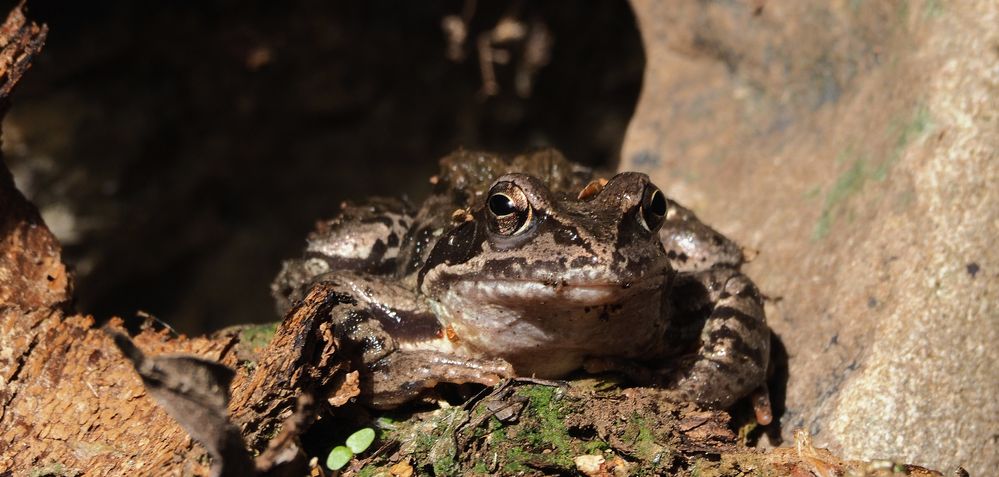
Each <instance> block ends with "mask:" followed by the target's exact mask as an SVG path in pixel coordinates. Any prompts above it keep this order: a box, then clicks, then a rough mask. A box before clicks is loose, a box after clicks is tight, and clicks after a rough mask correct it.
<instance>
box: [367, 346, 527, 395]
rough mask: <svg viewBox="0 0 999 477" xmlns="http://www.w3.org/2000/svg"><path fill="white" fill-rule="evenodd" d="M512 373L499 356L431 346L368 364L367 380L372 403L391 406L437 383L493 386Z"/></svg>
mask: <svg viewBox="0 0 999 477" xmlns="http://www.w3.org/2000/svg"><path fill="white" fill-rule="evenodd" d="M513 376H514V372H513V366H511V365H510V363H508V362H506V361H504V360H502V359H477V358H463V357H458V356H454V355H449V354H446V353H441V352H439V351H430V350H405V351H403V350H400V351H396V352H395V353H392V354H390V355H388V356H386V357H384V358H382V359H381V360H379V361H377V362H376V363H373V364H372V365H371V366H370V367H369V372H368V373H367V381H368V383H367V384H368V387H369V389H370V390H371V398H370V399H371V405H372V407H375V408H378V409H390V408H393V407H397V406H399V405H401V404H403V403H405V402H407V401H411V400H413V399H414V398H416V397H418V396H419V395H420V394H422V393H423V392H424V391H427V390H429V389H431V388H433V387H434V386H436V385H437V384H439V383H452V384H465V383H477V384H482V385H485V386H495V385H497V384H499V383H500V381H502V380H503V379H506V378H511V377H513ZM362 379H363V378H362Z"/></svg>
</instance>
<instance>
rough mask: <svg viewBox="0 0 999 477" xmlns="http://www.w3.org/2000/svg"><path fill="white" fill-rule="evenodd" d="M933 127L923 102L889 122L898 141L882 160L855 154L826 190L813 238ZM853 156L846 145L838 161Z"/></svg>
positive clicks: (827, 228) (848, 213)
mask: <svg viewBox="0 0 999 477" xmlns="http://www.w3.org/2000/svg"><path fill="white" fill-rule="evenodd" d="M931 128H932V121H931V119H930V115H929V111H928V110H927V109H926V107H925V106H923V105H919V106H917V107H916V109H915V110H914V111H913V113H912V115H911V117H909V118H908V119H907V120H906V121H904V122H893V123H892V124H890V125H889V126H888V131H886V134H887V135H888V136H889V137H894V138H895V141H894V144H892V146H891V151H889V153H888V155H887V157H886V158H885V159H884V160H881V161H872V160H871V159H870V158H869V157H868V156H867V155H865V154H861V155H859V156H857V157H855V159H854V161H853V164H852V165H851V166H850V168H849V169H847V170H846V171H844V172H843V173H841V174H840V175H839V176H838V177H837V178H836V182H835V183H833V185H832V187H831V188H830V189H829V191H828V192H827V193H826V197H825V200H824V202H823V205H822V213H821V214H820V215H819V221H818V223H817V224H816V225H815V230H814V232H813V234H812V236H813V238H814V239H821V238H824V237H825V236H826V235H828V234H829V231H830V230H831V228H832V225H833V222H834V221H835V218H836V216H837V215H843V214H844V212H842V211H841V210H842V208H843V204H844V203H845V202H846V201H847V200H848V199H849V198H850V197H852V196H853V195H854V194H856V193H858V192H860V191H861V190H862V189H863V188H864V185H865V184H866V183H867V182H868V181H870V180H875V181H878V182H880V181H883V180H885V179H887V177H888V172H889V171H890V170H891V168H892V166H894V165H895V163H896V162H898V160H899V159H900V158H901V157H902V154H903V153H904V152H905V149H906V147H908V146H909V144H911V143H912V142H913V141H915V140H916V139H918V138H920V137H923V136H924V135H925V134H926V133H927V132H928V131H929V130H930V129H931ZM852 156H854V153H853V150H852V148H851V147H847V148H846V149H845V150H844V151H843V152H841V153H840V154H838V155H837V157H836V162H837V163H841V162H844V161H845V160H846V159H847V158H849V157H852ZM845 214H846V216H847V218H848V219H850V218H851V217H852V215H851V211H849V210H847V211H845Z"/></svg>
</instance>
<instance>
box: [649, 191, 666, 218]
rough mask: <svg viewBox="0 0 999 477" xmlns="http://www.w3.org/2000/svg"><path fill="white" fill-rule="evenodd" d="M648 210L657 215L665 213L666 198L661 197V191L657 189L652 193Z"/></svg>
mask: <svg viewBox="0 0 999 477" xmlns="http://www.w3.org/2000/svg"><path fill="white" fill-rule="evenodd" d="M649 212H652V213H653V214H656V215H659V216H663V215H666V198H665V197H663V193H662V192H659V191H658V190H657V191H655V192H653V193H652V199H651V200H650V201H649Z"/></svg>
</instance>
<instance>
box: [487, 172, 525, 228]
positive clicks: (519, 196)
mask: <svg viewBox="0 0 999 477" xmlns="http://www.w3.org/2000/svg"><path fill="white" fill-rule="evenodd" d="M486 209H487V210H488V211H489V228H490V229H491V230H492V231H493V232H495V233H498V234H500V235H517V234H519V233H521V232H523V231H524V230H527V227H528V226H529V225H530V223H531V216H532V215H533V213H534V211H533V210H532V209H531V203H530V202H529V201H528V200H527V194H524V191H523V190H521V189H520V187H517V185H516V184H513V183H511V182H500V183H498V184H496V185H494V186H493V188H492V190H490V191H489V198H488V199H486Z"/></svg>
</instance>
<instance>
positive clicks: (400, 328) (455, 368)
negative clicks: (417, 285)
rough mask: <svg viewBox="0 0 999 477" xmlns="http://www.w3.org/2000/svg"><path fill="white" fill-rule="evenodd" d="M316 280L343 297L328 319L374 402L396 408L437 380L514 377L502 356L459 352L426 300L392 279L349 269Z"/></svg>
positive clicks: (482, 381)
mask: <svg viewBox="0 0 999 477" xmlns="http://www.w3.org/2000/svg"><path fill="white" fill-rule="evenodd" d="M317 281H320V282H326V283H329V284H331V285H333V286H334V288H335V289H337V290H338V292H339V293H341V294H342V296H343V298H345V299H343V300H341V302H342V303H343V304H342V305H339V306H336V307H333V308H332V309H331V311H330V317H329V318H330V320H331V322H332V323H333V325H334V330H335V334H336V337H337V339H338V340H339V342H340V346H341V350H342V352H344V353H347V355H348V356H350V357H351V358H352V361H353V363H354V365H355V368H356V369H360V370H361V393H362V398H364V399H365V400H366V401H368V402H369V403H370V404H371V405H372V406H373V407H376V408H383V409H385V408H392V407H396V406H398V405H400V404H402V403H405V402H406V401H409V400H412V399H414V398H416V397H418V396H419V395H420V394H421V393H423V392H424V391H426V390H428V389H430V388H433V387H434V386H435V385H437V384H438V383H456V384H461V383H479V384H484V385H487V386H491V385H494V384H497V383H499V381H500V380H501V379H503V378H507V377H512V376H513V367H512V366H510V364H509V363H507V362H506V361H503V360H500V359H484V358H476V357H469V356H463V355H462V353H461V350H460V348H458V347H456V346H455V345H454V343H452V342H451V341H450V340H449V339H448V337H447V333H446V331H445V329H444V327H443V326H442V325H441V323H440V322H439V321H438V320H437V317H436V316H435V315H434V314H433V313H432V312H431V311H430V309H429V308H428V307H427V305H426V304H425V303H424V302H423V301H422V300H420V299H419V298H417V296H416V295H415V294H414V293H413V292H412V291H411V290H409V289H406V288H405V287H402V286H400V285H398V284H396V283H392V282H391V280H390V279H385V278H381V277H368V276H361V275H357V274H353V273H349V272H348V273H338V274H330V275H327V276H322V277H320V278H319V279H318V280H317Z"/></svg>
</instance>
